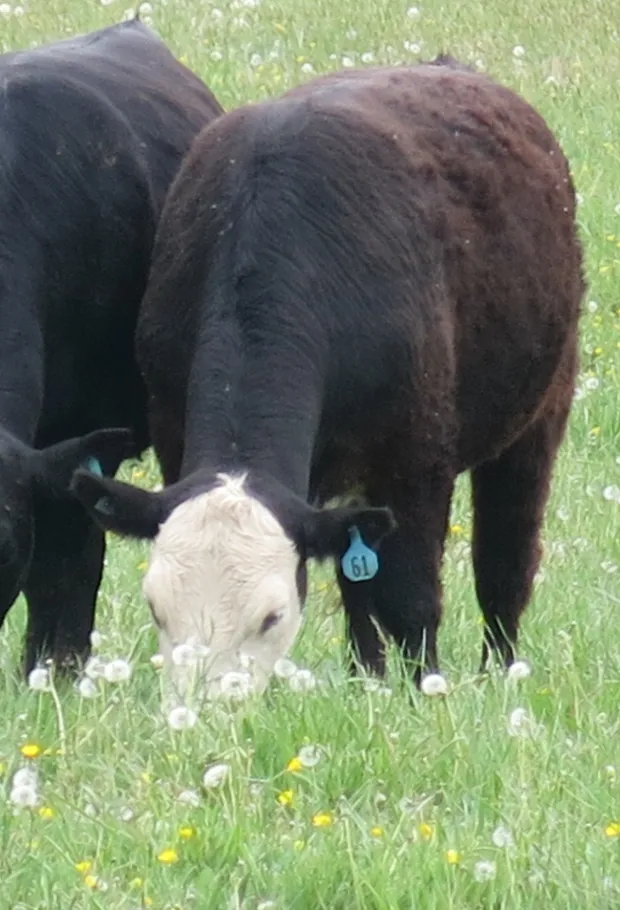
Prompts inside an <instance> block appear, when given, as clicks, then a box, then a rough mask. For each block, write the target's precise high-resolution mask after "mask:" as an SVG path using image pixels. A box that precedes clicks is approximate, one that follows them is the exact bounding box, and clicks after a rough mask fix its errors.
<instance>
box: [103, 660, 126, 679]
mask: <svg viewBox="0 0 620 910" xmlns="http://www.w3.org/2000/svg"><path fill="white" fill-rule="evenodd" d="M103 676H104V679H105V680H106V682H109V683H122V682H128V680H130V679H131V664H130V663H129V662H128V661H126V660H123V659H122V658H121V657H119V658H117V659H116V660H111V661H110V663H109V664H106V665H105V669H104V671H103Z"/></svg>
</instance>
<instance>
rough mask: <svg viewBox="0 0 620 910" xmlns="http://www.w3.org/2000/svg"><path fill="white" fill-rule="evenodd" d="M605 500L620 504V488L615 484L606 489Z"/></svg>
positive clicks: (604, 492) (604, 491)
mask: <svg viewBox="0 0 620 910" xmlns="http://www.w3.org/2000/svg"><path fill="white" fill-rule="evenodd" d="M603 499H606V500H607V502H617V503H620V487H617V486H615V485H614V484H611V485H610V486H608V487H605V489H604V490H603Z"/></svg>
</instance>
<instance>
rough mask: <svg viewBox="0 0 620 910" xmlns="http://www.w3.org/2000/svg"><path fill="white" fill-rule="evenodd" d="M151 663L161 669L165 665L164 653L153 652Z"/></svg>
mask: <svg viewBox="0 0 620 910" xmlns="http://www.w3.org/2000/svg"><path fill="white" fill-rule="evenodd" d="M151 663H152V664H153V666H154V667H155V669H156V670H161V669H162V667H163V666H164V655H163V654H153V656H152V657H151Z"/></svg>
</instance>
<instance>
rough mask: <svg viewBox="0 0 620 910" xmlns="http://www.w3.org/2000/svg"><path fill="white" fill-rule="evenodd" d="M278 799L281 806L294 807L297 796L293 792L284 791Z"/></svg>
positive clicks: (279, 794)
mask: <svg viewBox="0 0 620 910" xmlns="http://www.w3.org/2000/svg"><path fill="white" fill-rule="evenodd" d="M276 799H277V800H278V802H279V803H280V805H281V806H292V805H293V801H294V799H295V794H294V793H293V791H292V790H282V791H281V792H280V793H278V795H277V797H276Z"/></svg>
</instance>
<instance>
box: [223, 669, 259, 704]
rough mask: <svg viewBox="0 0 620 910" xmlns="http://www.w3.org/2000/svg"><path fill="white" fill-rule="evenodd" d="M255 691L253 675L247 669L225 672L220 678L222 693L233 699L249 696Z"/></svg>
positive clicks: (237, 699)
mask: <svg viewBox="0 0 620 910" xmlns="http://www.w3.org/2000/svg"><path fill="white" fill-rule="evenodd" d="M253 691H254V682H253V680H252V677H251V675H250V674H249V673H246V672H245V671H243V672H237V671H236V670H231V672H230V673H224V675H223V676H222V678H221V679H220V695H223V696H224V697H225V698H230V699H232V700H233V701H239V700H241V699H242V698H247V697H248V695H251V694H252V692H253Z"/></svg>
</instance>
